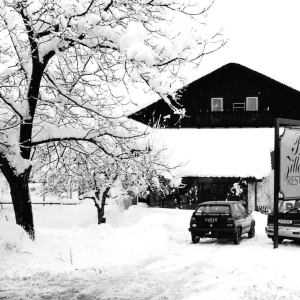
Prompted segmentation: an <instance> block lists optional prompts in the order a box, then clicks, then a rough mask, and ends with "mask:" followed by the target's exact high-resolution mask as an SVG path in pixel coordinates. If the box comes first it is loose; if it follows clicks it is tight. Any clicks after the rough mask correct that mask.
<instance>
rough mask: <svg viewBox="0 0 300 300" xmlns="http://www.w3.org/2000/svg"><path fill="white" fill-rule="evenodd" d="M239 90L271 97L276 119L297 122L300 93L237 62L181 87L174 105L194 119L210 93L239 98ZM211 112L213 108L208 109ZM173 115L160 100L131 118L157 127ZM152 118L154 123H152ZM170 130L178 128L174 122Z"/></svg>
mask: <svg viewBox="0 0 300 300" xmlns="http://www.w3.org/2000/svg"><path fill="white" fill-rule="evenodd" d="M236 91H240V93H242V92H244V95H247V97H248V96H254V95H256V94H259V95H260V96H262V97H265V98H266V97H268V99H270V101H272V103H273V105H274V106H275V105H276V106H279V108H278V109H277V108H276V109H275V108H274V112H275V115H274V117H282V118H291V119H293V118H295V110H298V107H300V92H299V91H297V90H295V89H293V88H291V87H289V86H287V85H285V84H283V83H281V82H279V81H276V80H274V79H272V78H270V77H268V76H266V75H264V74H261V73H259V72H257V71H254V70H252V69H249V68H247V67H245V66H242V65H240V64H237V63H229V64H226V65H224V66H222V67H220V68H218V69H216V70H214V71H213V72H211V73H209V74H207V75H205V76H203V77H201V78H199V79H197V80H195V81H193V82H191V83H190V84H188V85H186V86H185V87H183V88H181V89H180V90H178V91H177V94H176V101H173V103H172V104H173V105H174V106H175V107H178V108H182V107H184V108H186V111H187V116H193V115H196V113H197V112H199V111H200V110H201V105H202V104H203V103H204V100H203V97H208V95H210V94H211V95H215V96H212V97H222V95H223V94H224V93H225V94H226V93H227V94H231V95H232V97H235V95H233V93H236ZM218 95H219V96H218ZM236 98H237V97H236ZM200 99H202V100H200ZM205 101H207V100H205ZM234 102H238V101H234ZM206 105H207V104H206ZM207 109H210V107H206V108H205V110H207ZM265 109H266V108H265ZM170 113H171V114H172V111H171V109H170V107H169V105H168V104H167V103H165V102H164V101H163V100H162V99H159V100H158V101H156V102H154V103H152V104H151V105H149V106H147V107H145V108H143V109H141V110H139V111H137V112H136V113H134V114H131V115H130V116H129V117H130V118H132V119H134V120H136V121H139V122H142V123H144V124H147V125H148V124H149V125H150V126H153V124H155V123H156V122H157V121H158V120H159V119H161V118H166V117H167V116H168V115H169V114H170ZM278 114H279V115H278ZM296 117H297V115H296ZM150 119H152V122H150V121H149V120H150ZM182 122H184V120H182ZM171 123H172V122H171ZM171 123H169V124H171ZM167 127H169V126H167ZM170 127H175V126H174V124H173V123H172V125H170ZM193 127H195V126H193Z"/></svg>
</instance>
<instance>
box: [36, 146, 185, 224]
mask: <svg viewBox="0 0 300 300" xmlns="http://www.w3.org/2000/svg"><path fill="white" fill-rule="evenodd" d="M70 146H71V147H70ZM85 146H86V145H85ZM49 152H50V153H51V155H49ZM62 153H63V155H62ZM128 155H129V156H128V157H127V158H126V159H123V158H121V159H119V158H116V157H114V158H112V157H111V156H108V155H107V154H105V153H103V151H101V150H99V149H98V148H97V147H95V146H91V147H84V146H82V145H80V144H77V143H75V142H72V143H70V144H69V145H63V144H61V143H58V142H56V143H54V144H52V145H51V146H50V147H49V145H44V146H40V147H38V148H37V151H36V153H35V160H34V163H33V174H34V175H33V177H32V179H33V180H34V181H36V182H42V183H44V185H43V191H42V193H43V194H45V195H48V194H52V195H58V196H61V195H67V194H69V192H70V191H71V190H73V191H75V190H76V191H79V199H81V200H83V199H85V198H92V199H93V200H94V203H95V206H96V208H97V213H98V224H101V223H103V222H104V220H105V218H104V215H105V205H106V199H107V198H108V197H109V194H110V191H111V189H112V188H114V190H116V189H118V190H119V193H118V196H123V197H124V196H125V195H128V193H129V192H131V193H133V194H135V193H137V192H138V193H140V194H143V193H145V192H147V191H148V190H155V191H158V192H160V191H161V192H162V193H164V192H165V185H164V184H161V183H160V182H159V178H162V177H167V180H168V182H170V183H171V184H172V185H173V186H174V185H178V184H179V183H180V181H181V180H180V179H179V180H178V179H177V178H176V176H175V175H174V173H173V171H174V170H175V169H176V167H177V166H172V167H171V166H169V165H168V160H167V157H166V155H167V154H166V153H165V151H164V149H160V150H153V149H150V147H149V146H146V147H144V150H139V151H131V153H130V154H129V153H128ZM117 183H118V185H119V186H118V188H116V184H117ZM120 192H121V193H122V194H120Z"/></svg>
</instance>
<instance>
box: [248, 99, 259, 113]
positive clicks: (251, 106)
mask: <svg viewBox="0 0 300 300" xmlns="http://www.w3.org/2000/svg"><path fill="white" fill-rule="evenodd" d="M246 105H247V107H246V109H247V110H248V111H257V110H258V99H257V97H247V99H246Z"/></svg>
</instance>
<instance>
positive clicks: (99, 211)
mask: <svg viewBox="0 0 300 300" xmlns="http://www.w3.org/2000/svg"><path fill="white" fill-rule="evenodd" d="M109 190H110V187H107V188H106V189H105V191H104V193H103V195H102V201H101V206H100V205H99V204H98V203H99V202H100V199H99V198H100V190H99V189H98V188H96V192H95V195H96V198H97V200H96V199H95V206H96V208H97V214H98V224H99V225H100V224H102V223H106V218H105V217H104V213H105V211H104V206H105V202H106V198H107V194H108V192H109Z"/></svg>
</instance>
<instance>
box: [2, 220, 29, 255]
mask: <svg viewBox="0 0 300 300" xmlns="http://www.w3.org/2000/svg"><path fill="white" fill-rule="evenodd" d="M0 228H1V231H0V255H2V256H4V255H5V253H6V254H7V252H20V251H22V250H23V249H24V248H26V247H27V246H28V245H30V244H31V243H32V242H31V240H30V239H29V237H28V235H27V234H26V232H25V230H24V229H23V228H22V227H21V226H19V225H16V224H15V223H13V222H11V221H6V220H4V219H3V218H0Z"/></svg>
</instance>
